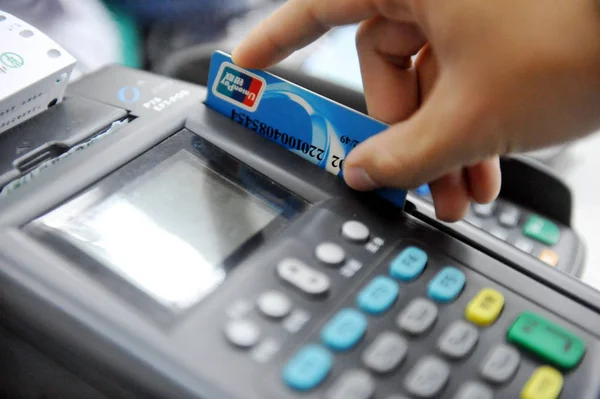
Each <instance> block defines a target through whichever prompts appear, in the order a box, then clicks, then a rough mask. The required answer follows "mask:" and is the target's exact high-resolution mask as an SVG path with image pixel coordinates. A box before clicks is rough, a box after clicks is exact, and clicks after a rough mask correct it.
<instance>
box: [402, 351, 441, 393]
mask: <svg viewBox="0 0 600 399" xmlns="http://www.w3.org/2000/svg"><path fill="white" fill-rule="evenodd" d="M449 376H450V366H448V364H446V363H445V362H444V361H442V360H440V359H438V358H437V357H433V356H427V357H424V358H422V359H421V360H419V361H418V362H417V364H416V365H415V367H413V369H412V370H410V372H409V373H408V375H407V376H406V380H405V382H404V384H405V387H406V390H407V391H408V393H409V394H411V395H414V396H417V397H419V398H433V397H437V396H438V394H439V393H440V391H441V390H442V389H443V388H444V386H445V385H446V382H447V381H448V377H449Z"/></svg>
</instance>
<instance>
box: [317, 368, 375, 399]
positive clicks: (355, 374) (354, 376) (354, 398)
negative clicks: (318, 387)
mask: <svg viewBox="0 0 600 399" xmlns="http://www.w3.org/2000/svg"><path fill="white" fill-rule="evenodd" d="M373 394H375V380H374V379H373V377H371V376H370V375H369V373H367V372H365V371H364V370H349V371H346V372H345V373H344V374H342V375H341V377H340V378H338V379H337V380H336V381H335V382H334V383H333V384H332V385H331V387H330V388H329V389H328V390H327V392H326V393H325V398H326V399H371V398H372V397H373Z"/></svg>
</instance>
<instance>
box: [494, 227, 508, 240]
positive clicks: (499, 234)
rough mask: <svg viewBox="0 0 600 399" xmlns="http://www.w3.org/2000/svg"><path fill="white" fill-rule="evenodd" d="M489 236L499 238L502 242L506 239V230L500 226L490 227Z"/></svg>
mask: <svg viewBox="0 0 600 399" xmlns="http://www.w3.org/2000/svg"><path fill="white" fill-rule="evenodd" d="M490 234H491V235H493V236H494V237H496V238H499V239H500V240H502V241H506V239H507V238H508V230H506V229H504V228H502V227H500V226H494V227H492V228H491V229H490Z"/></svg>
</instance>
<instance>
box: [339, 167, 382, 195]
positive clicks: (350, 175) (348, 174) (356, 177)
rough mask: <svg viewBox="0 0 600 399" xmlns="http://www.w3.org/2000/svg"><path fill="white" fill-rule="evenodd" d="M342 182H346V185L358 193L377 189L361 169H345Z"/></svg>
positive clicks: (375, 184)
mask: <svg viewBox="0 0 600 399" xmlns="http://www.w3.org/2000/svg"><path fill="white" fill-rule="evenodd" d="M344 180H346V183H347V184H348V185H349V186H350V187H352V188H353V189H355V190H359V191H369V190H373V189H375V188H377V187H379V186H378V184H377V183H375V181H374V180H373V179H371V176H369V174H368V173H367V171H366V170H364V169H363V168H356V167H353V168H348V169H345V170H344Z"/></svg>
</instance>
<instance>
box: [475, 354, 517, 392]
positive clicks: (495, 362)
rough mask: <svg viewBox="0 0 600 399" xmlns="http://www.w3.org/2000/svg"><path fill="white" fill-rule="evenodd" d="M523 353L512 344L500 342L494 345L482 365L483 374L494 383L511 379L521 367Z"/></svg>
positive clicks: (501, 382)
mask: <svg viewBox="0 0 600 399" xmlns="http://www.w3.org/2000/svg"><path fill="white" fill-rule="evenodd" d="M520 362H521V355H520V354H519V351H517V350H516V349H515V348H513V347H512V346H508V345H504V344H500V345H498V346H496V347H494V348H493V349H492V350H491V351H490V353H489V354H488V356H487V357H486V358H485V359H484V360H483V362H482V365H481V376H482V377H483V378H484V379H485V380H486V381H488V382H490V383H493V384H503V383H505V382H507V381H508V380H510V379H511V378H512V377H513V376H514V375H515V373H516V371H517V369H518V368H519V363H520Z"/></svg>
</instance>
